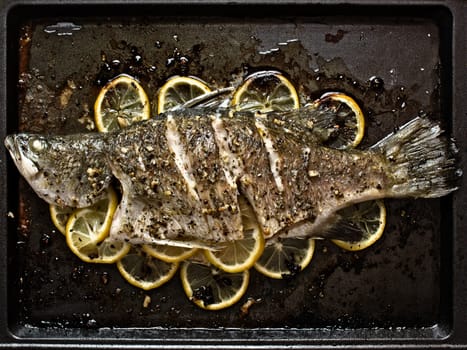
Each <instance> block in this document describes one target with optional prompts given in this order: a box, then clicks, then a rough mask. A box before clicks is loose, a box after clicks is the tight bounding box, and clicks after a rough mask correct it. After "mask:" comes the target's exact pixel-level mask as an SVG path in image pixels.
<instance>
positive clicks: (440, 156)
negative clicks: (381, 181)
mask: <svg viewBox="0 0 467 350" xmlns="http://www.w3.org/2000/svg"><path fill="white" fill-rule="evenodd" d="M371 149H373V150H380V151H381V152H382V153H383V154H384V155H385V157H386V158H387V159H388V163H389V171H390V173H391V176H393V177H394V180H395V184H394V185H393V187H392V189H391V190H390V191H391V192H390V194H391V195H392V196H394V197H409V196H410V197H422V198H435V197H442V196H444V195H447V194H448V193H450V192H452V191H455V190H456V189H457V186H456V183H457V182H458V180H459V178H460V176H461V175H462V171H461V170H460V169H459V168H458V167H457V158H456V155H457V153H458V150H457V148H456V146H455V144H454V142H453V141H452V140H449V139H448V138H446V137H444V136H443V131H442V129H441V128H440V126H439V125H438V124H437V123H435V122H433V121H430V120H428V119H424V118H420V117H417V118H415V119H413V120H411V121H410V122H408V123H407V124H405V125H403V126H402V127H400V128H399V129H398V130H397V131H395V132H393V133H392V134H389V135H388V136H386V137H385V138H383V139H382V140H381V141H379V142H378V143H376V144H375V145H373V146H372V147H371Z"/></svg>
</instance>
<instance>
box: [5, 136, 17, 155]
mask: <svg viewBox="0 0 467 350" xmlns="http://www.w3.org/2000/svg"><path fill="white" fill-rule="evenodd" d="M4 144H5V147H6V149H7V150H8V151H9V152H10V153H11V152H13V150H14V149H15V146H16V142H15V137H14V136H13V135H8V136H7V137H6V138H5V141H4Z"/></svg>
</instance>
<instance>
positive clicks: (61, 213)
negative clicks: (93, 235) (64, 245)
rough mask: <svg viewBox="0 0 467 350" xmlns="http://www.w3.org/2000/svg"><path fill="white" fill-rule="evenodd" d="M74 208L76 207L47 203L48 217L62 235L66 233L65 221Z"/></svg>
mask: <svg viewBox="0 0 467 350" xmlns="http://www.w3.org/2000/svg"><path fill="white" fill-rule="evenodd" d="M75 210H76V208H72V207H60V206H58V205H55V204H50V205H49V211H50V218H51V219H52V222H53V224H54V225H55V227H56V228H57V229H58V230H59V231H60V232H61V233H63V234H64V235H65V234H66V223H67V222H68V219H69V218H70V216H71V214H72V213H73V212H74V211H75Z"/></svg>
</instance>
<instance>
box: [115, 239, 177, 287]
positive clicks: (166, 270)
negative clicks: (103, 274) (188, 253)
mask: <svg viewBox="0 0 467 350" xmlns="http://www.w3.org/2000/svg"><path fill="white" fill-rule="evenodd" d="M117 268H118V270H119V271H120V274H121V275H122V276H123V278H124V279H125V280H126V281H127V282H128V283H130V284H132V285H134V286H135V287H138V288H141V289H144V290H150V289H154V288H157V287H160V286H161V285H163V284H164V283H166V282H168V281H169V280H170V279H171V278H172V277H173V275H174V274H175V272H176V271H177V269H178V264H177V263H167V262H165V261H162V260H159V259H155V258H153V257H152V256H150V255H148V254H146V253H145V252H144V251H143V250H142V249H139V248H137V247H132V248H131V249H130V252H129V253H128V254H126V255H125V256H124V257H123V258H121V259H120V260H119V261H117Z"/></svg>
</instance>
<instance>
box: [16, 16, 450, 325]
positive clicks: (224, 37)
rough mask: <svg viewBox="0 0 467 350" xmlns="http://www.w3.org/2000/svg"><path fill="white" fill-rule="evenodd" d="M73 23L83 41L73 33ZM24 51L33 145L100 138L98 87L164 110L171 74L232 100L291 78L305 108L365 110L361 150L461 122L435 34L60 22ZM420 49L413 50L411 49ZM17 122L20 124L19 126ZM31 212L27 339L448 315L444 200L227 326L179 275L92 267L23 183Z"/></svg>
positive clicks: (186, 22) (24, 31)
mask: <svg viewBox="0 0 467 350" xmlns="http://www.w3.org/2000/svg"><path fill="white" fill-rule="evenodd" d="M64 22H66V23H72V24H73V25H74V27H73V28H75V30H68V31H66V33H67V34H63V33H64V31H63V26H64V25H63V23H64ZM60 23H62V24H60ZM50 28H58V29H59V30H58V31H57V30H55V31H52V30H50ZM67 28H68V27H67ZM70 28H71V27H70ZM68 29H69V28H68ZM60 34H61V35H60ZM17 40H18V44H17V45H18V47H19V49H20V51H19V62H20V63H19V75H18V82H17V83H18V87H17V91H18V111H19V115H18V120H19V123H18V129H20V130H23V131H33V132H46V133H61V134H63V133H70V132H76V131H80V132H92V131H94V124H93V104H94V100H95V98H96V96H97V94H98V91H99V88H100V87H101V86H103V85H104V84H105V83H106V82H107V81H108V80H109V79H112V78H113V77H115V76H116V75H118V74H120V73H127V74H130V75H132V76H135V77H137V78H138V79H139V80H140V81H141V83H142V85H143V87H144V88H145V90H146V91H147V93H148V96H149V98H150V100H151V101H152V103H153V104H154V103H155V101H156V95H157V90H158V88H159V87H160V86H162V84H163V83H164V81H165V80H166V79H167V78H168V77H170V76H172V75H194V76H197V77H199V78H201V79H203V80H204V81H206V82H207V83H208V84H209V85H211V86H212V87H226V86H230V85H234V84H237V83H239V82H240V81H241V79H242V78H243V77H244V76H246V75H248V74H250V73H252V72H254V71H257V70H261V69H265V68H267V69H277V70H280V71H282V72H284V74H286V75H287V76H288V77H289V78H290V80H291V81H292V82H293V83H294V85H295V86H296V87H297V89H298V91H299V93H300V95H301V97H302V101H301V102H302V103H303V104H305V103H307V102H311V101H313V100H314V99H315V98H318V97H319V96H320V95H321V94H322V93H324V92H327V91H343V92H345V93H347V94H349V95H351V96H352V97H354V98H355V99H356V101H357V102H358V103H359V104H360V105H361V107H362V109H363V110H364V113H365V115H366V117H367V118H366V119H367V126H366V137H365V139H364V141H363V143H362V145H361V147H368V146H369V145H371V144H373V143H374V142H376V141H377V140H379V139H380V138H381V137H383V136H385V135H386V134H387V133H389V132H391V131H392V130H393V128H395V127H397V126H399V125H402V124H403V123H404V122H406V121H407V120H409V119H411V118H412V117H414V116H416V115H420V114H423V115H429V116H430V117H432V118H436V119H442V118H446V116H441V115H440V111H441V110H442V106H441V102H440V89H442V88H443V87H442V85H440V70H439V69H440V61H441V59H440V57H439V49H440V44H439V43H440V38H439V33H438V28H437V26H436V24H435V23H432V22H431V21H429V20H409V19H407V20H406V22H404V21H400V20H398V21H395V20H392V19H391V18H388V19H385V20H384V21H382V22H381V23H379V24H375V23H367V22H366V21H365V20H363V19H361V18H354V19H350V20H349V19H346V20H345V21H342V23H341V22H339V20H336V21H333V22H332V23H326V22H325V21H324V22H323V21H322V20H319V21H313V20H312V19H308V18H295V19H293V20H291V19H281V20H272V19H271V20H269V19H264V20H259V19H258V18H255V19H251V20H250V19H248V18H246V19H239V18H226V19H222V20H220V19H219V18H198V19H196V18H192V17H186V18H185V17H181V18H175V17H174V18H168V19H167V18H162V17H158V18H130V19H125V20H123V19H111V18H110V19H109V18H95V19H89V18H84V19H83V18H72V19H67V21H63V20H61V19H56V18H54V19H52V18H51V19H41V20H31V21H28V22H27V23H23V25H22V26H21V30H20V32H19V33H18V37H17ZM407 40H409V41H410V42H412V43H414V45H413V47H410V48H405V50H402V51H401V50H400V47H399V45H400V44H401V43H403V42H406V41H407ZM153 107H155V105H153ZM154 109H155V108H153V110H154ZM11 118H12V119H11V120H10V121H9V122H10V123H11V124H14V123H15V122H14V120H16V119H14V118H16V116H12V117H11ZM443 123H445V124H448V123H449V120H447V119H444V120H443ZM11 128H13V127H11ZM18 201H19V205H20V208H21V210H19V211H16V212H15V216H16V222H17V223H20V224H19V227H18V230H17V231H15V232H9V235H10V236H11V237H13V239H14V240H15V241H16V242H17V244H16V247H15V256H14V264H11V266H10V270H9V273H8V276H9V278H10V282H11V286H12V287H11V289H12V291H14V292H15V293H10V295H9V298H10V305H12V307H13V311H10V313H11V319H12V322H13V324H16V325H29V326H33V327H65V328H68V327H80V328H99V327H155V326H157V327H168V328H173V327H227V326H228V327H251V328H257V327H299V328H300V327H328V326H332V327H336V326H337V327H350V328H352V327H393V326H394V327H397V326H414V327H430V326H432V325H433V324H435V323H436V320H437V319H438V317H439V313H440V287H439V285H440V280H441V279H442V278H443V276H442V275H441V273H440V257H441V251H440V240H441V239H442V236H443V234H447V230H448V227H446V226H443V225H442V223H444V222H445V221H446V219H443V215H444V216H446V215H448V214H446V213H444V212H443V210H442V208H441V204H440V203H441V202H442V201H440V200H412V201H405V200H398V201H395V200H388V201H386V205H387V208H388V213H389V214H388V215H389V216H388V223H387V228H386V231H385V234H384V236H383V238H382V239H381V240H380V241H379V242H377V243H376V244H375V245H374V246H373V247H371V248H369V249H367V250H365V251H361V252H345V251H342V250H340V249H339V248H337V247H336V246H334V245H333V244H332V243H330V242H326V241H319V242H317V244H316V252H315V255H314V257H313V261H312V263H311V264H310V266H309V267H308V268H307V269H306V270H305V271H304V272H302V273H299V274H297V275H296V276H294V277H293V278H288V279H286V280H281V281H276V280H271V279H268V278H266V277H264V276H262V275H260V274H258V273H256V272H255V271H252V276H251V282H250V286H249V289H248V291H247V293H246V295H245V296H244V298H243V299H242V301H241V302H240V303H238V304H237V305H235V306H233V307H231V308H229V309H227V310H223V311H219V312H215V313H213V312H207V311H203V310H201V309H199V308H197V307H196V306H195V305H193V304H192V303H190V301H189V300H188V299H187V298H186V297H185V295H184V293H183V290H182V286H181V283H180V281H179V278H178V276H177V275H176V276H175V277H174V278H173V279H172V280H171V281H170V282H169V283H167V284H166V285H164V286H162V287H160V288H158V289H156V290H153V291H142V290H139V289H137V288H134V287H132V286H130V285H129V284H127V283H126V282H125V281H124V280H123V278H121V277H120V275H119V273H118V270H117V269H116V267H115V266H114V265H92V264H86V263H83V262H81V261H80V260H79V259H78V258H77V257H75V256H73V254H72V253H71V252H70V251H69V249H68V248H67V246H66V242H65V239H64V237H63V236H62V235H61V234H60V233H59V232H57V230H56V229H54V227H53V224H52V222H51V221H50V219H49V212H48V206H47V205H46V204H45V203H44V202H43V201H41V200H40V199H38V198H37V197H36V196H35V195H34V194H33V192H32V190H30V189H29V187H28V186H27V185H26V184H25V183H24V182H23V180H20V181H19V199H18ZM12 210H16V209H15V208H12ZM428 212H429V213H432V215H430V217H427V216H426V213H428Z"/></svg>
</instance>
